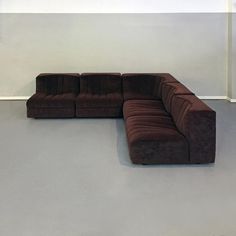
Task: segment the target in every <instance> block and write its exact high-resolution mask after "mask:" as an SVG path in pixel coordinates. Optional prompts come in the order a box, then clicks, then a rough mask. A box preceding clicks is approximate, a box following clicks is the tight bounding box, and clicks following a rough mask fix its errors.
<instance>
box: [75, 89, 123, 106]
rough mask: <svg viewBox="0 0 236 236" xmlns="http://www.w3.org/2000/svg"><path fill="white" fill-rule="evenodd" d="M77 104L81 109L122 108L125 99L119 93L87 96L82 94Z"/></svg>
mask: <svg viewBox="0 0 236 236" xmlns="http://www.w3.org/2000/svg"><path fill="white" fill-rule="evenodd" d="M76 104H77V105H78V107H79V108H81V107H91V108H92V107H101V108H102V107H104V108H105V107H122V105H123V97H122V95H121V94H119V93H112V94H102V95H98V94H85V93H81V94H80V95H79V96H78V97H77V99H76Z"/></svg>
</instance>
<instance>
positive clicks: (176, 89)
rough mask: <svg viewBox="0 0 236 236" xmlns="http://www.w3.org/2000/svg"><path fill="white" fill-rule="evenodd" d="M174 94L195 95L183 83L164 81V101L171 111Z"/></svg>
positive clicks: (167, 108)
mask: <svg viewBox="0 0 236 236" xmlns="http://www.w3.org/2000/svg"><path fill="white" fill-rule="evenodd" d="M174 95H194V93H193V92H191V91H190V90H189V89H187V88H186V87H185V86H184V85H183V84H181V83H164V84H163V85H162V101H163V104H164V106H165V108H166V110H167V111H168V112H170V109H171V102H172V98H173V96H174Z"/></svg>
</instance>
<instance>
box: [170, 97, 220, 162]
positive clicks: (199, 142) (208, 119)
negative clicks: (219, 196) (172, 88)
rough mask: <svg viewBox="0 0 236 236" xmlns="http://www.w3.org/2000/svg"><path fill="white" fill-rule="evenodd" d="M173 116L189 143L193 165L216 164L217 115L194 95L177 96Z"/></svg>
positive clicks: (172, 110) (173, 102)
mask: <svg viewBox="0 0 236 236" xmlns="http://www.w3.org/2000/svg"><path fill="white" fill-rule="evenodd" d="M171 115H172V118H173V120H174V122H175V125H176V127H177V128H178V130H179V131H180V132H181V133H182V134H183V135H184V136H185V137H186V138H187V140H188V143H189V151H190V160H191V162H192V163H204V162H206V163H207V162H214V160H215V148H216V113H215V111H213V110H212V109H211V108H210V107H208V106H207V105H206V104H205V103H203V102H202V101H201V100H200V99H199V98H197V97H196V96H194V95H175V96H173V98H172V103H171Z"/></svg>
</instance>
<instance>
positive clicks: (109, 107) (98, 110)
mask: <svg viewBox="0 0 236 236" xmlns="http://www.w3.org/2000/svg"><path fill="white" fill-rule="evenodd" d="M122 106H123V94H122V78H121V75H120V74H119V73H84V74H82V75H81V77H80V94H79V96H78V97H77V99H76V116H77V117H121V116H122Z"/></svg>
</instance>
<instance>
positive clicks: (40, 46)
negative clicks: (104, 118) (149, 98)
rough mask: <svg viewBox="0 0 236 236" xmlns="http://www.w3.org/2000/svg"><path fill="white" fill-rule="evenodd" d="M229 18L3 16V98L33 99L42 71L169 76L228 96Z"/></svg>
mask: <svg viewBox="0 0 236 236" xmlns="http://www.w3.org/2000/svg"><path fill="white" fill-rule="evenodd" d="M226 20H227V16H226V15H225V14H220V13H219V14H217V13H215V14H0V55H1V56H0V65H1V70H0V96H28V95H31V94H32V93H33V91H34V87H35V80H34V78H35V76H36V75H37V74H39V73H40V72H89V71H94V72H99V71H106V72H109V71H118V72H170V73H172V74H173V75H174V76H176V77H177V78H178V79H179V80H181V81H182V82H183V83H185V84H186V85H187V86H189V87H190V88H191V89H192V90H193V91H194V92H196V94H197V95H202V96H207V95H208V96H225V95H226V58H227V54H226V51H227V50H226V49H227V44H226V41H227V35H226V31H227V25H226Z"/></svg>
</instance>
